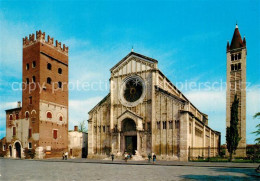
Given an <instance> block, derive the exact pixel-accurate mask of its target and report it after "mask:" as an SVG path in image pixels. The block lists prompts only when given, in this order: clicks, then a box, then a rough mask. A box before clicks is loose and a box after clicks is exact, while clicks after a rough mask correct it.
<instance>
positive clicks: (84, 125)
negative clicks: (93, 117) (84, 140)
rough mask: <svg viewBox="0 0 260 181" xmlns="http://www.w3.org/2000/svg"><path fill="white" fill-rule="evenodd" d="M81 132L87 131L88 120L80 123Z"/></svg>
mask: <svg viewBox="0 0 260 181" xmlns="http://www.w3.org/2000/svg"><path fill="white" fill-rule="evenodd" d="M79 132H87V128H86V120H83V121H82V122H80V123H79Z"/></svg>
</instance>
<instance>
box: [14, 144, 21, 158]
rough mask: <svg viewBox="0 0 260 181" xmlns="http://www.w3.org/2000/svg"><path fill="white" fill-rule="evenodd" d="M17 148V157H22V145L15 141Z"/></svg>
mask: <svg viewBox="0 0 260 181" xmlns="http://www.w3.org/2000/svg"><path fill="white" fill-rule="evenodd" d="M15 149H16V158H21V145H20V143H18V142H16V143H15Z"/></svg>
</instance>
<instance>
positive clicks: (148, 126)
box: [147, 123, 151, 131]
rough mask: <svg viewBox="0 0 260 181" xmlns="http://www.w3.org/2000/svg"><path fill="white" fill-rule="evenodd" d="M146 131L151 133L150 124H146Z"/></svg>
mask: <svg viewBox="0 0 260 181" xmlns="http://www.w3.org/2000/svg"><path fill="white" fill-rule="evenodd" d="M147 131H151V123H147Z"/></svg>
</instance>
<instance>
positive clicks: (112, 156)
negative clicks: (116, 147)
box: [111, 153, 115, 162]
mask: <svg viewBox="0 0 260 181" xmlns="http://www.w3.org/2000/svg"><path fill="white" fill-rule="evenodd" d="M114 156H115V155H114V154H113V153H112V155H111V158H112V162H113V161H114Z"/></svg>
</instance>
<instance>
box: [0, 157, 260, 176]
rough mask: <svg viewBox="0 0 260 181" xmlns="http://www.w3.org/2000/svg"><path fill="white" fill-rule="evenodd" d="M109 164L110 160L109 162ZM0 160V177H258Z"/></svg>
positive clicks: (238, 172) (250, 171)
mask: <svg viewBox="0 0 260 181" xmlns="http://www.w3.org/2000/svg"><path fill="white" fill-rule="evenodd" d="M110 163H111V162H110ZM110 163H109V162H102V161H101V162H100V163H95V162H85V159H82V160H75V161H74V160H68V161H61V160H42V161H40V160H13V159H0V174H1V176H0V180H5V181H9V180H11V181H12V180H23V181H24V180H30V181H31V180H37V181H38V180H75V181H76V180H120V181H121V180H135V181H138V180H157V181H159V180H258V179H259V175H258V174H257V173H256V172H255V171H254V168H224V167H205V166H204V167H202V166H198V167H195V166H188V165H184V166H164V165H147V164H146V165H145V164H134V162H133V163H132V164H131V162H129V163H126V164H125V163H122V162H118V163H117V162H115V163H114V164H112V163H111V164H110Z"/></svg>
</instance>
